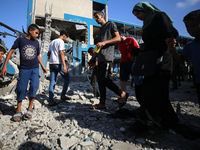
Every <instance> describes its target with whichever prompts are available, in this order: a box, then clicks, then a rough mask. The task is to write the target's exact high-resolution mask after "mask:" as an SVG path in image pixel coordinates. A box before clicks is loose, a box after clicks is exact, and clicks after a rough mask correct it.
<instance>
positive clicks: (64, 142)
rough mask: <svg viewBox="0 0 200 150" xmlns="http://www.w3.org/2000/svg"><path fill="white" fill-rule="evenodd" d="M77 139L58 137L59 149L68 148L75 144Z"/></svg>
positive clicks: (73, 137)
mask: <svg viewBox="0 0 200 150" xmlns="http://www.w3.org/2000/svg"><path fill="white" fill-rule="evenodd" d="M78 141H79V139H78V138H77V137H75V136H72V137H63V136H62V137H60V143H61V148H70V147H71V146H73V145H74V144H76V143H77V142H78Z"/></svg>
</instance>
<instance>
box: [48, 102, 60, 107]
mask: <svg viewBox="0 0 200 150" xmlns="http://www.w3.org/2000/svg"><path fill="white" fill-rule="evenodd" d="M59 103H60V102H58V101H54V102H50V103H49V104H48V105H49V106H50V107H52V106H56V105H58V104H59Z"/></svg>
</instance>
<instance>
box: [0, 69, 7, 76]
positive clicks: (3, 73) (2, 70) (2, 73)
mask: <svg viewBox="0 0 200 150" xmlns="http://www.w3.org/2000/svg"><path fill="white" fill-rule="evenodd" d="M6 74H7V68H6V67H3V68H2V69H1V75H2V76H4V75H6Z"/></svg>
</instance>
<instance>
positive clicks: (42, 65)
mask: <svg viewBox="0 0 200 150" xmlns="http://www.w3.org/2000/svg"><path fill="white" fill-rule="evenodd" d="M38 60H39V63H40V65H41V67H42V70H43V71H44V73H47V72H48V71H47V69H46V68H45V67H44V64H43V62H42V59H41V57H40V55H38Z"/></svg>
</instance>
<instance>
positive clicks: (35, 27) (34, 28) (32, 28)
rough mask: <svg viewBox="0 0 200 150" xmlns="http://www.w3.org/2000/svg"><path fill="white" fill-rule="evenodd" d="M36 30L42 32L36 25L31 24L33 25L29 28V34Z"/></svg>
mask: <svg viewBox="0 0 200 150" xmlns="http://www.w3.org/2000/svg"><path fill="white" fill-rule="evenodd" d="M36 29H38V30H40V29H39V27H38V26H37V25H36V24H31V25H30V26H29V27H28V32H29V31H30V30H36Z"/></svg>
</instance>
